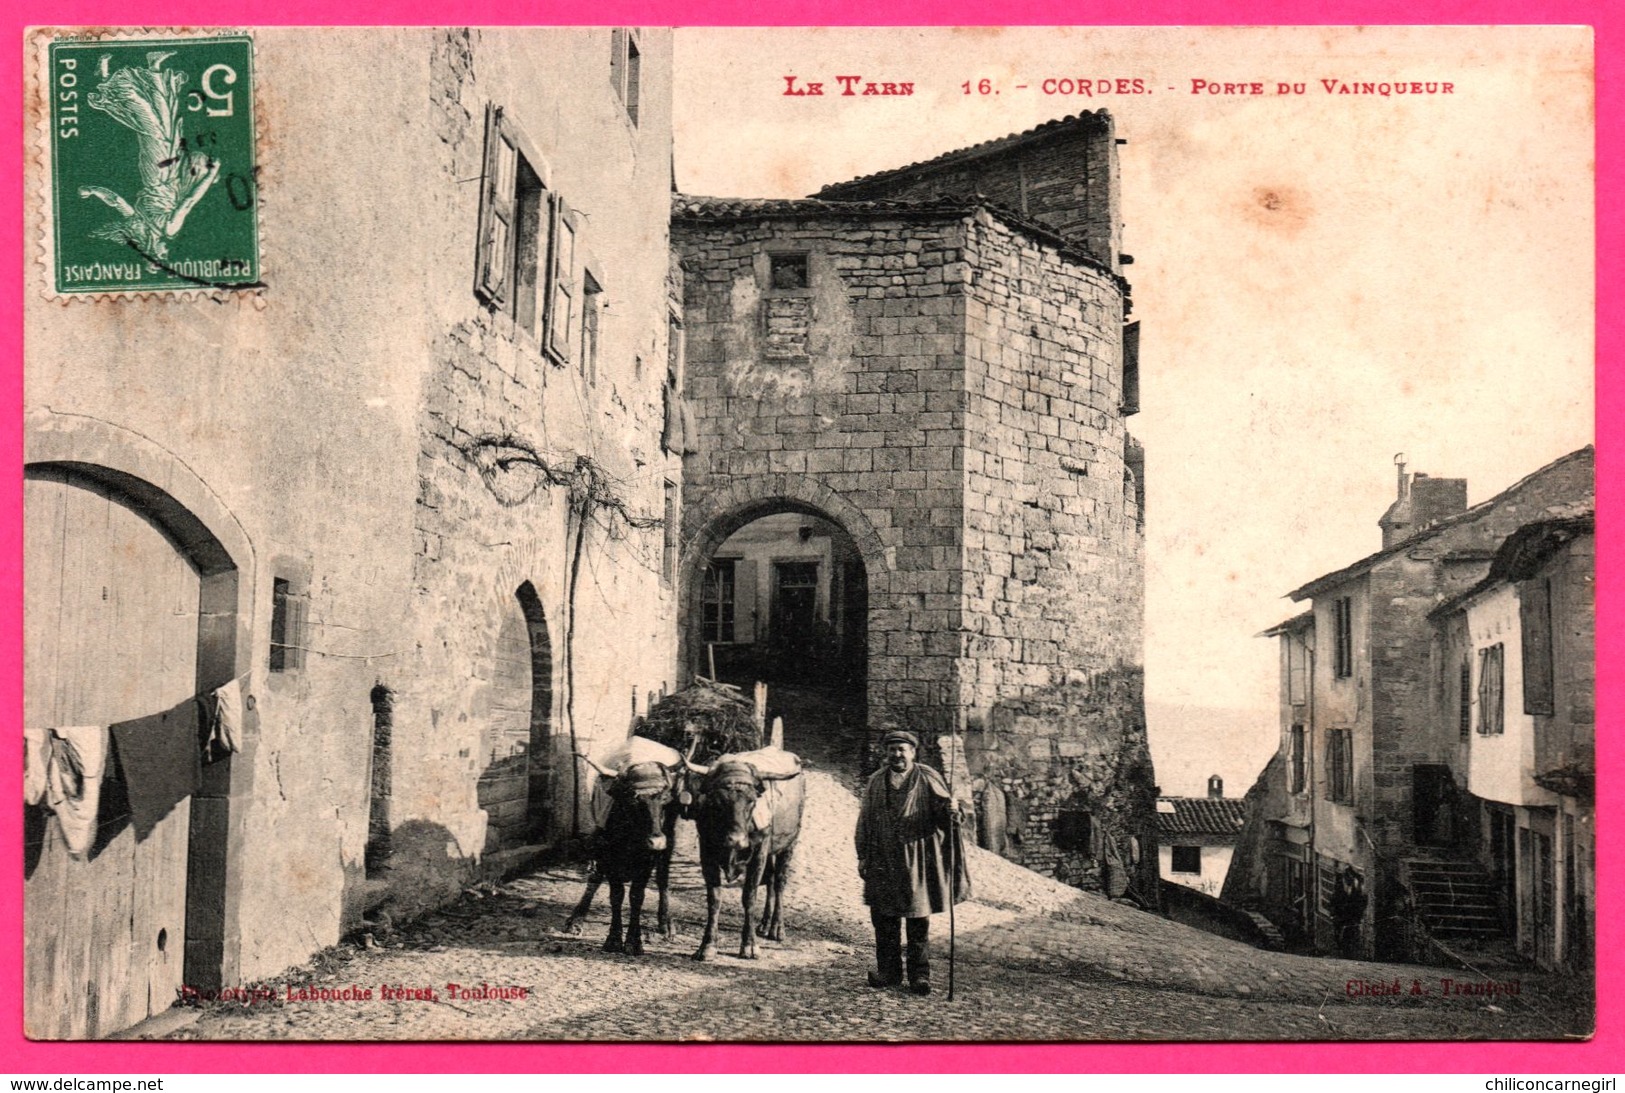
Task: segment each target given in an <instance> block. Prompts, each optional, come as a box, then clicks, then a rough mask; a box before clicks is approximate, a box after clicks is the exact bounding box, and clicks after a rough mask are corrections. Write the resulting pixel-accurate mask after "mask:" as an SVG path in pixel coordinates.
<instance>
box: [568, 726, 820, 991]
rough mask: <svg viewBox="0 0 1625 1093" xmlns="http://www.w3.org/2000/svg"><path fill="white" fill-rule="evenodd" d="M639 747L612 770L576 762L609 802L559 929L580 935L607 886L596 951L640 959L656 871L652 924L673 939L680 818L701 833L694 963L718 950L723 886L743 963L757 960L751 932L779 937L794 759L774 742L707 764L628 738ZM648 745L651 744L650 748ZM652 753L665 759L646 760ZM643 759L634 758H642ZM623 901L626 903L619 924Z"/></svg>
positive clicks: (797, 810)
mask: <svg viewBox="0 0 1625 1093" xmlns="http://www.w3.org/2000/svg"><path fill="white" fill-rule="evenodd" d="M633 743H634V744H643V745H645V746H644V747H643V748H642V749H638V748H633V749H632V750H629V751H628V752H627V753H626V761H625V763H624V765H622V766H621V767H620V769H618V770H617V769H614V768H613V767H605V766H603V765H601V764H599V763H597V762H595V761H594V760H592V759H590V758H588V757H587V756H584V755H582V756H579V758H580V759H581V760H582V761H583V762H585V763H587V764H588V765H590V766H591V767H592V768H593V769H594V770H596V771H597V772H598V774H599V776H600V777H601V778H603V779H604V781H603V782H602V783H600V788H601V789H602V790H604V791H606V792H607V793H608V796H609V801H610V807H609V814H608V816H607V817H606V818H605V820H604V823H603V826H602V827H601V828H600V829H599V831H598V834H597V836H596V842H597V846H596V854H595V858H596V867H595V868H594V869H593V872H592V874H591V876H589V878H588V881H587V889H586V891H585V892H584V893H582V896H581V900H580V902H579V903H578V904H577V905H576V908H575V910H574V911H573V912H571V914H570V918H569V920H568V922H566V924H565V930H566V932H569V933H579V932H580V930H581V921H582V920H583V919H584V918H585V917H586V915H587V912H588V910H589V909H590V908H591V906H592V901H593V897H594V896H595V895H596V894H597V892H598V887H599V885H600V884H601V883H603V882H606V881H607V882H608V883H609V900H610V924H609V936H608V937H607V938H605V940H604V952H606V953H622V952H624V953H627V954H630V955H632V956H642V955H643V900H644V894H645V891H646V889H647V887H648V883H649V878H650V877H651V876H653V877H654V881H655V888H656V891H657V893H658V898H659V905H658V908H657V914H656V919H655V928H656V929H657V930H658V931H660V933H662V934H663V935H664V936H665V937H666V939H667V940H674V939H675V938H676V936H677V929H676V924H675V923H674V922H673V921H672V917H671V904H670V902H669V899H668V895H667V889H668V881H669V879H670V875H671V856H672V849H673V846H674V844H675V842H676V833H677V820H678V819H679V817H681V818H685V819H692V820H693V821H694V826H695V828H696V830H697V831H698V833H699V843H700V872H701V874H702V875H703V876H704V879H705V901H706V911H705V933H704V935H703V936H701V938H700V947H699V949H698V950H696V951H695V953H694V959H695V960H709V959H711V958H712V957H713V956H715V955H716V951H717V947H716V935H717V917H718V915H719V913H720V911H721V903H722V888H723V885H724V884H725V883H726V884H730V885H732V884H737V885H739V886H740V903H741V906H742V907H743V909H744V918H745V920H744V925H743V928H742V929H741V931H740V937H739V956H740V958H741V959H745V960H754V959H756V938H757V936H758V935H760V936H761V937H763V938H765V939H767V940H769V941H782V940H784V886H785V882H786V881H787V880H788V879H789V874H790V861H791V858H792V857H794V855H795V849H796V839H797V838H798V837H799V836H800V834H801V812H802V805H803V803H804V800H805V794H804V791H803V779H802V777H801V773H802V771H801V763H800V760H798V759H797V758H796V757H795V756H794V755H791V754H790V753H789V752H785V751H782V750H780V749H777V748H763V749H760V750H758V751H754V752H745V753H739V754H732V755H724V756H721V757H720V758H718V759H716V760H714V761H713V762H712V763H711V764H710V765H708V766H702V765H700V764H697V763H694V762H692V761H691V759H690V758H689V757H688V756H685V755H681V754H679V753H678V752H676V751H674V750H672V749H669V748H664V747H662V746H661V745H654V744H653V742H651V741H643V740H641V739H635V740H634V741H633ZM651 745H652V746H651ZM655 749H658V750H659V751H660V752H667V753H669V755H670V757H671V759H675V762H672V761H670V760H666V761H661V760H660V759H658V758H657V759H649V758H647V756H649V755H650V753H651V752H652V751H654V750H655ZM640 750H641V752H642V756H643V757H644V758H643V761H634V760H637V759H639V758H640V755H639V751H640ZM757 889H761V890H762V891H763V893H764V898H763V903H762V913H761V919H760V922H759V923H758V922H757V920H756V916H755V905H756V892H757ZM623 898H624V899H625V901H626V904H627V915H626V920H625V924H624V934H623V924H622V919H621V904H622V900H623Z"/></svg>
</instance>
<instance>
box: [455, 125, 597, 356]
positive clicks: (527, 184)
mask: <svg viewBox="0 0 1625 1093" xmlns="http://www.w3.org/2000/svg"><path fill="white" fill-rule="evenodd" d="M545 177H546V173H545V170H544V168H543V166H542V163H541V160H540V158H539V157H538V156H537V154H536V152H535V150H534V149H532V148H531V146H530V144H529V142H528V141H526V139H525V137H524V134H523V133H521V132H520V130H519V128H518V126H516V125H515V124H514V123H513V121H512V120H511V119H510V118H508V117H507V115H506V114H505V113H504V111H503V110H502V108H501V107H499V106H496V105H492V106H490V107H488V108H487V110H486V115H485V171H484V175H483V177H482V180H481V189H480V223H479V234H478V237H477V245H476V251H475V259H474V266H475V274H474V294H475V295H476V296H478V297H479V299H480V300H481V301H483V302H484V303H485V304H486V306H487V307H489V308H490V309H491V310H493V311H496V312H500V313H502V314H504V315H508V316H510V317H512V319H513V321H514V325H515V326H516V327H518V328H519V329H522V330H525V331H527V332H528V333H530V334H532V335H534V336H535V337H536V340H537V342H538V344H540V345H541V346H544V347H546V348H547V350H548V352H549V353H551V354H552V355H553V356H554V357H555V358H556V359H558V360H559V361H560V362H561V363H562V362H564V361H567V360H569V359H570V357H571V354H572V353H573V352H574V349H575V346H576V343H577V341H578V340H579V339H583V338H585V337H587V334H588V332H587V331H586V330H584V329H581V325H582V320H581V319H579V318H578V317H577V316H576V314H575V312H576V310H577V308H576V307H575V305H574V300H575V297H576V292H577V289H576V281H575V277H576V271H575V262H576V217H575V214H574V213H572V212H571V211H570V209H569V208H568V207H567V206H566V205H565V203H564V201H563V200H562V199H561V198H560V197H559V196H558V195H557V194H554V193H551V192H549V191H548V189H547V185H546V181H545ZM561 235H562V237H561ZM596 332H597V329H596V321H595V322H594V326H593V329H592V331H591V333H592V335H593V336H594V337H595V336H596Z"/></svg>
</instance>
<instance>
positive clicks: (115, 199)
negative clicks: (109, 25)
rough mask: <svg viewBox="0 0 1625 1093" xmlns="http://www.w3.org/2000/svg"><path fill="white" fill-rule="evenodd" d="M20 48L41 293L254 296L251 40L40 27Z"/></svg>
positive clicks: (256, 243)
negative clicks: (30, 112)
mask: <svg viewBox="0 0 1625 1093" xmlns="http://www.w3.org/2000/svg"><path fill="white" fill-rule="evenodd" d="M30 41H31V44H32V45H33V46H34V47H35V51H36V56H37V59H38V64H37V66H36V67H35V68H34V70H33V73H32V79H31V83H32V84H33V86H32V87H31V88H30V89H29V95H30V98H31V99H32V100H33V102H34V103H35V104H37V105H38V106H40V107H44V109H40V110H39V111H38V113H37V114H36V115H34V116H36V117H37V118H38V119H39V122H40V126H39V128H41V129H45V130H46V131H45V132H43V133H38V134H37V136H38V137H39V141H38V151H39V157H40V158H39V160H38V161H37V163H38V165H39V166H40V167H41V168H42V169H43V170H42V172H41V175H40V176H39V177H38V180H37V181H38V185H37V187H35V186H30V204H31V205H33V206H34V211H35V212H36V213H37V214H38V215H37V217H35V218H33V219H34V220H35V223H36V224H37V227H38V236H37V239H36V242H37V243H38V255H39V258H40V262H39V269H38V274H39V276H40V277H41V278H42V281H43V284H42V285H41V286H40V287H41V289H42V290H43V292H44V293H45V295H47V296H51V297H67V298H73V297H85V296H107V295H116V294H147V293H163V294H194V293H202V294H210V295H216V294H221V293H237V292H242V291H244V290H249V291H252V290H256V289H259V288H261V287H263V281H262V279H261V263H260V222H259V195H258V192H257V191H258V184H259V170H258V168H259V164H258V149H257V146H256V129H255V110H254V106H255V103H254V47H253V39H252V38H251V37H250V36H249V35H246V34H240V33H211V34H207V35H204V34H185V33H181V34H175V33H162V32H159V33H151V34H148V33H129V32H110V33H95V32H90V33H87V32H84V31H77V30H76V31H72V32H68V31H59V30H50V29H41V30H36V31H34V32H33V33H32V34H31V36H30ZM42 99H44V100H45V101H44V102H42V101H41V100H42Z"/></svg>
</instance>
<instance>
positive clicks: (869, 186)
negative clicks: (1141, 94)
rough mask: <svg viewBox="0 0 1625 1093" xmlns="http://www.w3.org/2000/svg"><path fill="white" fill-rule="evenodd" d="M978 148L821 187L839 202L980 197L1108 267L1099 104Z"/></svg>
mask: <svg viewBox="0 0 1625 1093" xmlns="http://www.w3.org/2000/svg"><path fill="white" fill-rule="evenodd" d="M996 143H997V144H999V145H1001V147H998V148H996V149H993V150H990V151H989V152H985V153H983V154H980V155H978V154H969V155H956V156H950V157H945V162H943V163H940V164H935V165H925V166H921V167H918V168H913V169H905V170H903V171H899V172H896V173H889V174H886V175H882V176H879V177H875V178H870V179H856V180H854V181H852V182H844V183H839V184H837V185H833V186H827V187H825V188H824V189H823V190H822V191H820V192H819V194H818V196H819V197H824V198H833V199H835V200H840V201H872V200H892V201H919V200H929V199H933V198H953V199H959V200H968V199H971V198H974V197H977V196H978V195H979V196H980V197H982V198H984V199H986V200H987V201H991V202H992V203H994V204H996V205H999V206H1001V207H1003V208H1006V209H1009V210H1011V211H1012V212H1015V213H1018V214H1020V215H1021V216H1022V217H1023V218H1025V219H1028V220H1032V221H1035V222H1037V223H1040V224H1043V225H1044V226H1046V227H1048V228H1050V229H1051V230H1053V231H1055V232H1056V233H1058V234H1059V235H1061V236H1062V237H1064V238H1065V239H1066V240H1067V241H1068V242H1069V243H1071V244H1072V245H1073V246H1075V247H1077V248H1078V249H1080V250H1082V251H1084V252H1085V253H1086V254H1089V255H1090V256H1092V257H1093V258H1094V259H1095V260H1096V261H1098V262H1100V263H1102V264H1104V265H1105V266H1106V267H1107V268H1108V269H1111V270H1113V271H1116V270H1117V269H1118V268H1119V266H1118V251H1119V250H1120V249H1121V247H1122V225H1121V223H1120V222H1119V208H1120V204H1119V199H1118V190H1119V172H1118V162H1117V144H1116V131H1115V128H1114V126H1113V123H1112V118H1111V115H1109V114H1108V113H1107V112H1106V111H1104V110H1100V111H1096V112H1094V113H1083V114H1080V115H1078V116H1077V117H1075V118H1069V119H1065V120H1061V121H1056V122H1051V123H1049V124H1048V125H1045V126H1042V127H1040V130H1039V131H1036V132H1034V133H1033V134H1032V135H1031V136H1028V137H1025V138H1017V139H1015V140H1012V141H1009V142H1008V144H1009V147H1002V145H1005V144H1006V142H1002V141H1001V142H996Z"/></svg>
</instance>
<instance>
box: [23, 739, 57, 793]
mask: <svg viewBox="0 0 1625 1093" xmlns="http://www.w3.org/2000/svg"><path fill="white" fill-rule="evenodd" d="M50 762H51V730H50V729H27V728H25V729H24V730H23V804H25V805H37V804H41V803H42V802H44V800H45V786H46V777H47V775H46V770H45V768H46V767H47V766H48V765H49V764H50Z"/></svg>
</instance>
